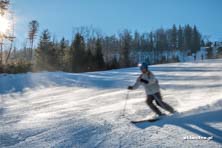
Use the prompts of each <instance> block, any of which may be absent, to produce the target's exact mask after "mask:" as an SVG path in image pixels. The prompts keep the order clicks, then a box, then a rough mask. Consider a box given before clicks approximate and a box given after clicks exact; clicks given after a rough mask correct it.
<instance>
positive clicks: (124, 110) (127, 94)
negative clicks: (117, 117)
mask: <svg viewBox="0 0 222 148" xmlns="http://www.w3.org/2000/svg"><path fill="white" fill-rule="evenodd" d="M128 98H129V90H127V93H126V99H125V104H124V108H123V112H122V116H123V117H124V116H125V112H126V106H127V100H128Z"/></svg>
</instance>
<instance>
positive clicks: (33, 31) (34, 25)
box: [28, 20, 39, 60]
mask: <svg viewBox="0 0 222 148" xmlns="http://www.w3.org/2000/svg"><path fill="white" fill-rule="evenodd" d="M38 29H39V23H38V21H36V20H32V21H31V22H30V23H29V32H28V40H29V43H30V60H32V57H33V46H34V40H35V37H36V36H37V33H38Z"/></svg>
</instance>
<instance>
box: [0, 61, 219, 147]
mask: <svg viewBox="0 0 222 148" xmlns="http://www.w3.org/2000/svg"><path fill="white" fill-rule="evenodd" d="M150 69H151V71H153V73H154V74H155V75H156V77H157V78H158V79H159V82H160V85H161V92H162V95H163V98H164V100H165V101H166V102H167V103H169V104H171V105H172V106H174V107H175V109H176V110H178V111H179V112H180V114H176V115H172V116H169V117H167V118H164V119H163V120H159V121H157V122H153V123H142V124H138V125H133V124H131V123H130V121H129V120H134V119H137V118H138V119H139V118H144V117H146V116H149V115H152V112H151V111H150V109H149V108H148V107H147V106H146V104H145V94H144V90H143V88H140V89H138V90H135V91H129V98H128V101H127V106H126V110H125V117H124V116H122V114H123V107H124V104H125V99H126V96H127V92H128V90H126V88H127V86H128V85H131V84H133V83H134V82H135V80H136V78H137V76H138V75H139V69H138V68H126V69H119V70H111V71H101V72H89V73H82V74H72V73H64V72H42V73H28V74H17V75H11V74H9V75H6V74H0V85H1V86H0V147H14V148H15V147H16V148H17V147H21V148H24V147H75V148H79V147H81V148H93V147H101V148H103V147H125V148H131V147H132V148H134V147H144V148H146V147H222V145H221V144H222V116H221V113H222V91H221V90H222V75H221V73H222V60H207V61H204V62H203V63H172V64H162V65H155V66H151V67H150ZM185 136H205V137H209V136H213V139H212V140H184V139H183V138H184V137H185Z"/></svg>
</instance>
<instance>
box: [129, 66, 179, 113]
mask: <svg viewBox="0 0 222 148" xmlns="http://www.w3.org/2000/svg"><path fill="white" fill-rule="evenodd" d="M140 70H141V72H142V74H141V75H140V76H139V77H138V78H137V81H136V83H135V84H134V85H133V86H128V89H129V90H134V89H137V88H138V87H139V86H140V85H142V86H143V87H144V88H145V92H146V95H147V99H146V103H147V105H148V106H149V107H150V108H151V109H152V111H154V112H155V113H156V114H157V115H158V116H159V117H160V116H163V115H164V114H163V113H162V112H161V111H160V110H159V109H158V108H157V107H156V106H155V105H154V104H153V101H154V100H155V102H156V104H157V105H158V106H160V107H162V108H163V109H165V110H167V111H169V112H170V113H172V114H173V113H174V112H175V110H174V109H173V108H172V107H171V106H170V105H168V104H167V103H165V102H163V100H162V97H161V94H160V87H159V84H158V80H157V79H156V78H155V76H154V75H153V73H152V72H151V71H149V70H148V65H147V64H146V63H142V64H141V66H140Z"/></svg>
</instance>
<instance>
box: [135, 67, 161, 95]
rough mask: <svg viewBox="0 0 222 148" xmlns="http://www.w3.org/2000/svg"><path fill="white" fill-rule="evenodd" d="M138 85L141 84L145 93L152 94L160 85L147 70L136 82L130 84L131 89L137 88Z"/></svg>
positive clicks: (157, 90) (158, 89)
mask: <svg viewBox="0 0 222 148" xmlns="http://www.w3.org/2000/svg"><path fill="white" fill-rule="evenodd" d="M141 79H142V80H145V81H147V82H148V83H145V82H142V81H141ZM140 85H142V86H143V87H144V89H145V91H146V95H153V94H155V93H157V92H159V91H160V86H159V84H158V80H157V79H156V78H155V76H154V75H153V73H152V72H150V71H148V72H146V73H143V74H141V75H140V76H139V77H138V78H137V81H136V83H135V84H134V85H133V86H132V87H133V89H137V88H138V87H139V86H140Z"/></svg>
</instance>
